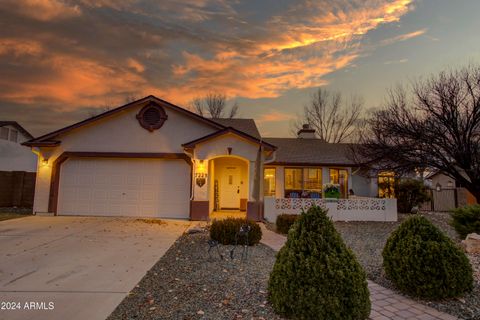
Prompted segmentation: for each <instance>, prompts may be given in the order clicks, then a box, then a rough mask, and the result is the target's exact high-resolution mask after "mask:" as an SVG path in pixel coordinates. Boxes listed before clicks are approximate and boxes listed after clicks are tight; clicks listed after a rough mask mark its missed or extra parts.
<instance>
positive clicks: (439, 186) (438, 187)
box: [435, 183, 442, 191]
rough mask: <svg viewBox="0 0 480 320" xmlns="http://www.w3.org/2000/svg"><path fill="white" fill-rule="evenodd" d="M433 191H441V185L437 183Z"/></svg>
mask: <svg viewBox="0 0 480 320" xmlns="http://www.w3.org/2000/svg"><path fill="white" fill-rule="evenodd" d="M435 189H436V190H437V191H442V185H441V184H440V183H437V185H436V186H435Z"/></svg>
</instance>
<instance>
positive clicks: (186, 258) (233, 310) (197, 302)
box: [109, 213, 480, 320]
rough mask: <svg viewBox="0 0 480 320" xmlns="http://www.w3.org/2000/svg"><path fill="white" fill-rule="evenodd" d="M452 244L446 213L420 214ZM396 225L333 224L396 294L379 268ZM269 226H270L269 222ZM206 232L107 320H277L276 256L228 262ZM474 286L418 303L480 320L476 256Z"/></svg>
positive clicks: (173, 251) (183, 241)
mask: <svg viewBox="0 0 480 320" xmlns="http://www.w3.org/2000/svg"><path fill="white" fill-rule="evenodd" d="M423 215H425V216H426V217H427V218H428V219H429V220H430V221H432V222H433V223H434V224H435V225H436V226H438V227H439V228H441V229H442V230H443V231H445V232H446V233H447V234H448V235H449V236H450V237H451V238H452V239H453V240H454V241H455V242H456V243H460V239H459V238H458V236H457V235H456V233H455V230H453V228H452V227H450V225H449V224H448V220H449V215H448V213H423ZM406 217H407V216H405V215H400V216H399V221H398V222H391V223H390V222H335V227H336V228H337V230H338V231H339V232H340V233H341V234H342V237H343V239H344V240H345V242H346V243H347V245H348V246H350V247H351V248H352V250H353V251H354V252H355V254H356V256H357V258H358V259H359V261H360V263H361V264H362V265H363V266H364V268H365V270H366V272H367V275H368V278H369V279H371V280H373V281H374V282H376V283H378V284H379V285H382V286H384V287H388V288H391V289H393V290H395V288H394V286H393V285H392V283H391V282H390V281H388V279H386V277H385V274H384V272H383V269H382V255H381V253H382V250H383V246H384V245H385V242H386V240H387V238H388V236H389V234H390V233H391V232H392V231H393V230H394V229H395V228H396V227H397V226H398V225H399V224H400V223H401V222H402V221H403V220H405V219H406ZM268 228H270V229H271V228H274V225H272V224H269V225H268ZM208 239H209V236H208V234H207V233H205V232H203V233H197V234H185V235H183V236H182V237H180V238H179V239H178V240H177V241H176V242H175V244H174V245H173V246H172V247H171V248H170V249H169V250H168V251H167V253H166V254H165V255H164V256H163V257H162V258H161V259H160V260H159V261H158V262H157V264H156V265H155V266H154V267H153V268H152V269H151V270H150V271H149V272H148V273H147V275H146V276H145V277H144V278H143V279H142V281H141V282H140V283H139V285H138V286H137V287H136V288H135V289H134V290H132V292H131V293H130V294H129V296H128V297H126V298H125V299H124V301H123V302H122V303H121V304H120V305H119V306H118V307H117V308H116V310H115V311H114V312H113V313H112V314H111V316H110V317H109V319H111V320H113V319H281V318H280V317H279V316H278V315H276V314H275V313H274V312H273V310H272V308H271V307H270V305H269V304H268V302H267V292H266V291H267V290H266V288H267V281H268V278H269V273H270V270H271V269H272V266H273V264H274V261H275V252H274V251H273V250H272V249H270V248H269V247H266V246H265V245H263V244H260V245H256V246H254V247H250V248H249V257H248V259H247V260H246V261H241V260H240V257H241V248H240V247H239V248H238V249H237V251H236V255H235V259H234V260H231V259H230V258H229V250H230V249H231V248H232V246H220V248H221V249H220V250H221V253H222V254H223V255H224V256H225V259H224V260H221V259H220V257H219V256H218V254H217V252H215V251H212V254H211V256H209V255H208V253H207V251H208V244H207V240H208ZM469 259H470V261H471V263H472V266H473V267H474V272H475V279H476V280H475V281H476V283H475V287H474V290H473V291H472V292H471V293H469V294H467V295H466V296H464V297H462V298H459V299H451V300H445V301H436V302H431V301H421V300H417V299H416V300H417V301H419V302H420V303H423V304H425V305H428V306H430V307H433V308H435V309H437V310H440V311H443V312H446V313H449V314H452V315H455V316H458V317H459V318H461V319H480V256H479V255H469Z"/></svg>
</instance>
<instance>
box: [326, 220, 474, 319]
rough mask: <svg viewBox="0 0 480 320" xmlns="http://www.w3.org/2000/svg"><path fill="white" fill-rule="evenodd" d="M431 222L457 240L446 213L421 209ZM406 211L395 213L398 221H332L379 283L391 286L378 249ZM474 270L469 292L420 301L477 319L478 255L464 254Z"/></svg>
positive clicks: (438, 308) (392, 287)
mask: <svg viewBox="0 0 480 320" xmlns="http://www.w3.org/2000/svg"><path fill="white" fill-rule="evenodd" d="M422 214H423V215H424V216H425V217H426V218H428V219H429V220H430V221H431V222H432V223H433V224H435V225H436V226H437V227H439V228H440V229H442V230H443V231H444V232H445V233H446V234H447V235H448V236H450V237H451V238H452V239H453V240H454V241H455V242H456V243H460V239H459V238H458V236H457V234H456V232H455V230H454V229H453V228H452V227H451V226H450V225H449V224H448V221H449V219H450V216H449V214H448V213H438V212H431V213H422ZM406 217H407V216H406V215H399V221H398V222H335V227H336V228H337V230H338V231H339V232H340V233H341V234H342V237H343V239H344V241H345V242H346V243H347V245H348V246H350V248H352V250H353V251H354V252H355V254H356V256H357V258H358V259H359V261H360V263H361V264H362V265H363V267H364V268H365V271H366V272H367V275H368V278H369V279H370V280H372V281H374V282H376V283H378V284H379V285H382V286H384V287H387V288H390V289H395V287H394V286H393V285H392V283H391V282H390V281H389V280H388V279H386V277H385V273H384V272H383V268H382V250H383V247H384V245H385V243H386V241H387V238H388V236H389V234H390V232H392V231H393V230H394V229H395V228H396V227H397V226H398V225H399V224H400V223H401V222H402V221H403V220H405V219H406ZM468 257H469V259H470V262H471V263H472V266H473V268H474V272H475V279H476V281H475V285H474V289H473V291H472V292H471V293H468V294H466V295H465V296H464V297H462V298H459V299H452V300H445V301H436V302H431V301H421V300H418V299H415V300H417V301H419V302H421V303H423V304H425V305H428V306H430V307H433V308H435V309H437V310H440V311H443V312H446V313H449V314H452V315H455V316H458V317H460V318H462V319H480V256H479V255H468Z"/></svg>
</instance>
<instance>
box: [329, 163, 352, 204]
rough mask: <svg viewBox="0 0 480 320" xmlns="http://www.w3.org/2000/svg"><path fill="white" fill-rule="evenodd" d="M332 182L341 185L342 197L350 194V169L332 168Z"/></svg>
mask: <svg viewBox="0 0 480 320" xmlns="http://www.w3.org/2000/svg"><path fill="white" fill-rule="evenodd" d="M330 183H333V184H338V185H339V186H340V197H341V198H347V195H348V171H347V170H345V169H330Z"/></svg>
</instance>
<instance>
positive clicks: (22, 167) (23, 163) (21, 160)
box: [0, 121, 37, 172]
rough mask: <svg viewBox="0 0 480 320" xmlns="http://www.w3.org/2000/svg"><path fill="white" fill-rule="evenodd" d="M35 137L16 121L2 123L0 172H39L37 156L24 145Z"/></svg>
mask: <svg viewBox="0 0 480 320" xmlns="http://www.w3.org/2000/svg"><path fill="white" fill-rule="evenodd" d="M30 139H33V136H32V135H31V134H30V133H29V132H28V131H27V130H25V129H24V128H23V127H22V126H21V125H19V124H18V123H17V122H16V121H0V171H26V172H35V171H37V156H36V155H35V154H34V153H32V152H30V150H29V149H28V148H26V147H25V146H22V143H23V142H25V141H28V140H30Z"/></svg>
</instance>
